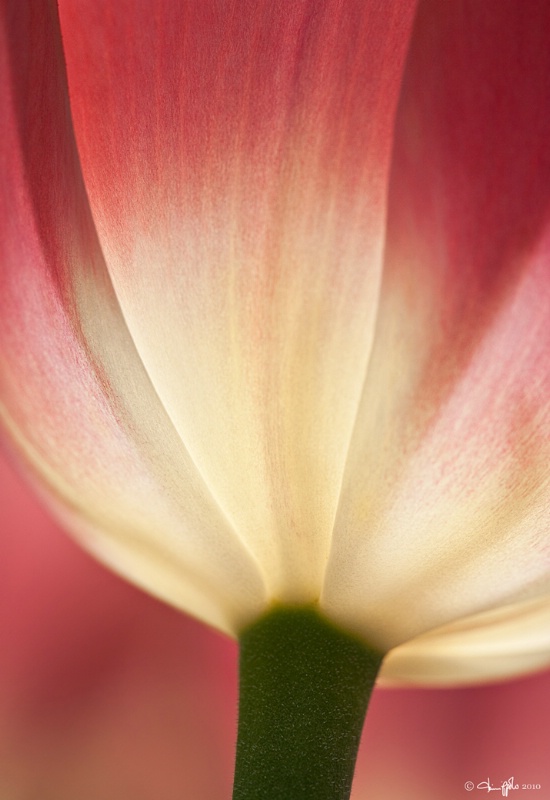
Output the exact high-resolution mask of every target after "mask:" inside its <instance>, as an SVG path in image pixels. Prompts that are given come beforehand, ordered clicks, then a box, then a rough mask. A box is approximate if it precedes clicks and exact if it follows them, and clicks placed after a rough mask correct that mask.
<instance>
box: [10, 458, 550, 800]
mask: <svg viewBox="0 0 550 800" xmlns="http://www.w3.org/2000/svg"><path fill="white" fill-rule="evenodd" d="M236 712H237V650H236V647H235V645H234V643H232V642H230V641H228V640H226V639H224V638H223V637H221V636H219V635H218V634H216V633H215V632H212V631H210V630H207V629H206V628H204V627H203V626H201V625H200V624H199V623H197V622H195V621H193V620H191V619H188V618H186V617H184V616H182V615H180V614H178V613H177V612H175V611H173V610H172V609H170V608H168V607H166V606H164V605H163V604H161V603H159V602H157V601H156V600H154V599H153V598H150V597H148V596H146V595H145V594H143V593H142V592H140V591H138V590H137V589H135V588H133V587H132V586H129V585H128V584H126V583H125V582H123V581H122V580H120V579H119V578H117V577H116V576H114V575H111V574H110V573H109V572H107V571H106V570H105V569H104V568H103V567H101V566H100V565H99V564H97V563H96V562H94V561H93V560H92V559H91V558H90V557H89V556H88V555H86V554H85V553H84V552H82V551H81V550H80V549H79V547H78V546H77V545H76V544H75V543H74V542H73V541H72V540H71V539H70V538H69V537H68V536H67V535H66V534H65V533H63V531H61V530H60V528H59V527H58V526H57V525H56V523H55V522H54V521H53V520H52V519H51V518H50V517H49V516H48V515H47V513H46V512H45V511H44V509H43V508H42V507H41V506H40V504H39V502H38V501H37V500H36V499H35V497H34V496H33V495H32V494H31V493H30V492H29V490H28V489H27V488H26V487H25V485H24V484H23V482H22V481H21V479H20V478H19V477H18V476H17V475H16V474H15V473H14V471H13V470H12V469H11V467H10V465H9V464H8V461H7V460H6V458H5V457H4V456H2V455H1V454H0V800H228V799H229V798H230V796H231V775H232V768H233V752H234V740H235V729H236ZM549 750H550V671H549V672H546V673H539V674H537V675H532V676H529V677H526V678H523V679H521V680H515V681H511V682H508V683H501V684H498V685H491V686H483V687H475V688H467V689H454V690H441V689H434V690H427V689H424V690H412V689H400V690H397V689H392V690H389V689H377V690H376V691H375V694H374V697H373V700H372V703H371V708H370V712H369V718H368V721H367V725H366V728H365V732H364V735H363V741H362V745H361V752H360V757H359V764H358V769H357V773H356V779H355V785H354V792H353V800H363V799H364V800H367V799H368V800H432V798H433V800H455V799H458V798H463V799H464V798H467V797H470V798H475V797H485V796H487V792H486V791H483V790H480V789H474V790H473V791H472V792H467V791H466V789H465V788H464V785H465V783H466V781H470V780H471V781H472V782H473V783H474V784H475V785H477V783H479V782H481V781H484V780H487V779H489V780H490V781H491V783H492V785H493V786H496V785H497V784H499V783H500V782H502V781H503V780H506V779H508V778H509V777H512V776H513V777H514V779H515V782H516V783H519V785H520V786H521V784H522V783H532V784H540V785H541V787H542V788H541V789H539V790H536V789H535V790H520V791H517V792H515V791H514V792H510V794H509V796H510V797H512V798H513V799H514V800H516V798H525V800H527V799H531V798H532V800H550V760H549V757H548V754H549ZM496 796H500V792H499V793H498V795H495V794H491V795H490V797H496Z"/></svg>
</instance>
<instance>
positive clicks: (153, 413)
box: [0, 0, 264, 631]
mask: <svg viewBox="0 0 550 800" xmlns="http://www.w3.org/2000/svg"><path fill="white" fill-rule="evenodd" d="M0 13H1V17H0V23H1V28H0V36H1V41H2V45H1V47H0V50H1V52H0V59H1V60H0V93H1V97H0V103H1V106H2V109H3V110H4V111H3V115H2V120H1V124H2V129H1V132H0V136H1V142H2V160H3V161H2V175H3V179H2V183H1V186H0V220H1V225H2V236H1V243H2V248H3V251H2V265H3V268H2V273H1V275H0V296H1V303H2V313H1V317H0V367H1V370H0V373H1V387H0V396H1V399H2V406H1V409H0V410H1V411H2V416H3V419H4V422H5V424H6V425H7V428H8V430H9V432H10V434H11V435H12V437H13V438H14V439H15V441H16V442H17V444H18V445H19V447H20V448H21V449H22V450H23V451H24V453H25V456H26V458H27V461H28V462H29V464H30V465H31V466H32V469H33V471H34V472H35V473H36V474H37V475H39V476H40V477H41V479H42V480H43V481H44V482H45V483H46V484H47V485H48V487H49V491H50V493H51V498H52V502H55V503H56V505H57V506H58V508H59V509H60V513H61V509H62V508H63V509H64V511H63V514H64V515H65V516H66V517H68V518H70V519H71V524H72V525H73V527H74V528H75V529H76V530H79V531H80V532H81V534H82V536H83V537H84V538H85V539H86V542H87V544H88V546H89V547H91V548H92V549H94V550H96V551H99V552H100V554H101V555H102V557H103V558H104V559H105V560H106V561H108V562H109V563H111V564H113V565H114V566H115V567H116V568H118V569H119V570H120V571H122V572H124V573H125V574H127V575H129V576H130V577H131V578H132V579H133V580H135V581H137V582H138V583H140V584H141V585H143V586H145V587H146V588H148V589H149V590H150V591H153V592H155V593H157V594H160V595H161V596H163V597H165V598H168V599H170V600H171V602H173V603H174V604H175V605H178V606H179V607H182V608H184V609H188V610H192V611H193V612H194V613H196V614H197V615H198V616H201V617H202V618H203V619H206V620H207V621H209V622H210V623H212V624H215V625H218V626H219V627H222V628H224V629H226V630H231V631H233V630H234V628H235V624H236V619H239V620H242V619H243V617H245V616H246V615H247V614H251V613H254V610H257V609H258V608H259V607H261V604H262V602H263V601H264V591H263V585H262V579H261V575H260V573H259V570H258V567H257V565H256V564H255V563H254V560H253V559H252V558H251V556H250V554H249V552H248V550H247V548H246V547H245V546H243V544H242V542H241V541H240V540H239V538H238V536H237V535H236V534H235V532H234V531H233V530H232V528H231V525H230V524H229V523H228V521H227V519H226V518H225V517H224V515H223V513H222V512H221V511H220V509H219V508H218V507H217V505H216V503H215V501H214V500H213V498H212V496H211V494H210V492H209V490H208V488H207V487H206V486H205V484H204V481H203V480H202V479H201V477H200V476H199V475H198V474H197V471H196V468H195V465H194V464H193V462H192V460H191V458H190V456H189V454H188V452H187V451H186V449H185V447H184V446H183V444H182V442H181V440H180V438H179V436H178V435H177V433H176V432H175V430H174V428H173V425H172V423H171V421H170V419H169V418H168V416H167V414H166V412H165V410H164V408H163V407H162V404H161V403H160V402H159V399H158V397H157V395H156V393H155V390H154V388H153V386H152V384H151V382H150V380H149V377H148V375H147V373H146V370H145V369H144V367H143V365H142V363H141V361H140V358H139V355H138V353H137V351H136V349H135V346H134V344H133V342H132V339H131V336H130V335H129V333H128V330H127V327H126V324H125V322H124V319H123V317H122V314H121V312H120V308H119V306H118V302H117V300H116V297H115V294H114V292H113V289H112V285H111V282H110V278H109V275H108V273H107V270H106V266H105V262H104V259H103V255H102V252H101V248H100V245H99V243H98V240H97V236H96V233H95V228H94V224H93V221H92V218H91V215H90V211H89V207H88V201H87V196H86V191H85V188H84V184H83V181H82V176H81V174H80V167H79V161H78V156H77V152H76V147H75V143H74V137H73V133H72V127H71V120H70V114H69V106H68V96H67V89H66V79H65V71H64V66H63V54H62V50H61V40H60V33H59V27H58V21H57V19H56V14H55V9H54V7H53V5H52V3H50V2H45V1H43V0H37V2H33V3H32V4H21V3H18V2H15V0H14V2H9V3H4V4H3V5H2V10H1V12H0Z"/></svg>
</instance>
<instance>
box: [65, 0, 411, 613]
mask: <svg viewBox="0 0 550 800" xmlns="http://www.w3.org/2000/svg"><path fill="white" fill-rule="evenodd" d="M60 8H61V20H62V28H63V34H64V41H65V48H66V56H67V64H68V74H69V86H70V93H71V105H72V109H73V114H74V119H75V126H76V134H77V141H78V147H79V152H80V155H81V158H82V164H83V171H84V176H85V179H86V184H87V188H88V192H89V197H90V202H91V206H92V211H93V214H94V219H95V221H96V225H97V229H98V232H99V237H100V241H101V245H102V248H103V251H104V253H105V254H106V257H107V260H108V265H109V271H110V274H111V275H112V279H113V285H114V287H115V291H116V294H117V297H118V299H119V301H120V304H121V308H122V311H123V314H124V317H125V320H126V321H127V324H128V327H129V330H130V331H131V333H132V336H133V339H134V341H135V342H136V346H137V349H138V351H139V354H140V357H141V359H142V360H143V363H144V365H145V368H146V369H147V372H148V374H149V376H150V377H151V380H152V382H153V384H154V386H155V390H156V391H157V393H158V396H159V397H160V398H161V400H162V402H163V404H164V406H165V408H166V410H167V413H168V415H169V417H170V419H171V420H172V422H173V424H174V426H175V428H176V429H177V431H178V432H179V434H180V436H181V438H182V440H183V441H184V442H185V444H186V447H187V448H188V450H189V453H190V454H191V456H192V458H193V460H194V462H195V464H196V465H197V469H198V470H199V472H200V474H201V475H202V476H203V477H204V479H205V481H206V482H207V484H208V486H209V487H210V488H211V489H212V491H213V494H214V496H215V498H216V500H217V502H218V504H219V506H220V508H222V509H223V511H224V513H225V514H226V516H227V518H228V519H229V520H231V522H232V523H233V525H234V527H235V529H236V530H237V531H238V533H239V535H240V536H241V537H242V538H243V540H244V541H245V542H246V543H247V545H248V546H249V547H250V549H251V551H252V552H253V553H254V554H255V556H256V557H257V559H258V561H259V562H260V563H261V564H262V565H263V567H264V573H265V576H266V581H267V582H268V592H269V594H270V595H271V596H272V597H275V598H280V599H286V600H305V599H311V598H313V597H316V596H318V593H319V589H320V585H321V582H322V575H323V570H324V566H325V563H326V554H327V551H328V547H329V542H330V535H331V530H332V524H333V519H334V514H335V510H336V503H337V498H338V490H339V485H340V481H341V477H342V469H343V465H344V461H345V455H346V451H347V447H348V441H349V437H350V434H351V429H352V425H353V420H354V417H355V413H356V406H357V402H358V399H359V395H360V390H361V385H362V380H363V374H364V369H365V365H366V363H367V360H368V355H369V350H370V345H371V340H372V330H373V324H374V319H375V314H376V306H377V298H378V291H379V282H380V271H381V251H382V244H383V234H384V227H385V219H386V188H387V175H388V166H389V157H390V150H391V145H392V133H393V120H394V110H395V105H396V100H397V95H398V92H399V88H400V83H401V73H402V64H403V59H404V55H405V49H406V46H407V43H408V38H409V30H410V25H411V20H412V12H413V10H414V2H413V0H411V1H409V0H396V2H386V3H383V4H381V3H379V2H374V0H372V1H370V0H351V2H350V1H349V0H346V2H344V1H343V0H329V1H328V2H325V3H322V4H319V3H317V2H315V0H298V2H293V3H287V2H272V0H269V2H267V0H266V1H265V2H264V1H263V0H261V1H260V2H255V0H254V2H252V1H251V0H248V1H246V0H245V2H239V3H217V2H205V1H204V0H200V2H199V1H198V0H197V1H196V2H189V3H173V2H160V1H159V2H150V3H133V2H120V3H117V11H116V14H113V12H112V3H111V2H108V0H100V1H99V2H94V3H83V2H78V0H62V2H61V3H60Z"/></svg>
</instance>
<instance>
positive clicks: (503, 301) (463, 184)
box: [323, 0, 550, 674]
mask: <svg viewBox="0 0 550 800" xmlns="http://www.w3.org/2000/svg"><path fill="white" fill-rule="evenodd" d="M549 97H550V7H549V6H548V4H547V3H546V2H533V3H530V4H529V5H528V7H527V6H526V5H525V4H522V3H516V2H507V1H505V2H500V1H499V2H498V3H496V2H495V3H493V2H488V3H477V2H475V0H474V1H473V2H466V3H455V4H451V5H448V4H441V3H438V2H431V1H430V2H425V3H423V4H422V5H421V8H420V13H419V16H418V19H417V26H416V28H415V33H414V36H413V46H412V50H411V53H410V56H409V61H408V65H407V69H406V74H405V81H404V89H403V95H402V100H401V105H400V110H399V115H398V121H397V141H396V149H395V154H394V163H393V173H392V183H391V189H390V207H389V223H388V237H387V246H386V260H385V273H384V280H383V286H382V296H381V301H380V310H379V317H378V323H377V329H376V334H375V343H374V347H373V352H372V358H371V362H370V365H369V371H368V376H367V381H366V383H365V390H364V393H363V398H362V403H361V409H360V413H359V415H358V420H357V425H356V429H355V432H354V437H353V441H352V446H351V448H350V453H349V458H348V463H347V471H346V478H345V481H344V486H343V491H342V497H341V503H340V507H339V511H338V516H337V521H336V525H335V533H334V540H333V550H332V553H331V560H330V564H329V567H328V572H327V581H326V585H325V591H324V596H323V605H324V607H325V608H326V610H327V611H329V613H331V614H333V615H334V616H335V617H337V618H338V619H340V620H341V621H342V622H344V623H345V624H349V625H353V627H355V628H356V629H359V630H361V631H362V633H363V634H365V635H369V636H370V638H371V639H374V640H375V641H378V642H379V643H380V644H381V645H384V646H386V647H387V646H393V645H396V644H399V643H400V642H403V641H405V640H407V639H409V638H411V637H412V636H416V635H418V634H420V633H422V632H424V631H427V630H429V629H432V628H435V627H438V626H441V625H443V624H445V623H448V622H450V621H452V620H456V619H459V618H460V617H463V616H465V615H470V614H474V613H478V612H481V611H484V610H488V609H491V608H495V607H498V606H500V605H503V604H506V605H507V606H509V607H510V609H513V608H515V604H516V603H519V602H527V601H529V600H532V601H533V602H535V601H536V599H537V598H540V597H542V596H544V595H546V596H547V595H548V593H549V592H550V569H549V567H550V550H549V546H548V530H549V527H550V503H549V498H550V468H549V465H550V402H549V400H550V325H549V323H548V309H549V308H550V214H549V212H550V159H549V158H548V141H550V104H549V103H548V98H549ZM358 609H360V612H359V613H358ZM537 619H539V622H540V624H541V628H540V630H541V636H543V634H544V632H545V627H544V626H545V625H547V619H546V618H545V617H544V616H540V615H539V616H538V617H537ZM506 641H508V638H507V639H506ZM541 641H543V642H546V639H545V638H543V639H541ZM545 659H546V661H550V650H549V649H547V650H546V655H545V656H540V660H541V661H543V660H545ZM518 663H519V662H518ZM528 663H530V662H529V657H527V661H526V664H528ZM481 669H484V667H483V666H482V667H481ZM499 669H500V668H496V672H495V674H497V672H498V670H499ZM502 669H504V662H503V665H502ZM511 669H512V667H511ZM514 670H515V667H514Z"/></svg>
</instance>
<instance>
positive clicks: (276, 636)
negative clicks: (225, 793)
mask: <svg viewBox="0 0 550 800" xmlns="http://www.w3.org/2000/svg"><path fill="white" fill-rule="evenodd" d="M381 660H382V656H381V655H380V654H379V653H378V652H375V651H374V650H372V649H370V648H369V647H368V646H367V645H366V644H364V643H363V642H361V641H359V640H358V639H356V638H355V637H354V636H353V635H351V634H349V633H344V632H343V631H341V630H340V629H339V628H337V627H335V626H334V625H332V624H331V623H330V622H328V621H327V620H326V619H324V617H323V616H321V614H319V613H318V612H317V611H316V610H315V608H313V607H311V606H307V607H304V606H301V607H277V608H275V609H273V610H272V611H270V612H269V613H268V614H266V615H265V616H264V617H262V618H261V619H260V620H259V621H257V622H255V623H254V624H253V625H251V626H250V627H249V628H247V629H246V630H245V631H244V632H243V633H242V635H241V637H240V667H239V671H240V700H239V732H238V739H237V761H236V766H235V784H234V790H233V800H346V799H347V798H349V795H350V791H351V782H352V779H353V771H354V767H355V759H356V757H357V749H358V747H359V740H360V737H361V729H362V727H363V720H364V718H365V713H366V710H367V705H368V701H369V697H370V694H371V691H372V687H373V684H374V680H375V678H376V674H377V672H378V669H379V667H380V663H381Z"/></svg>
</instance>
